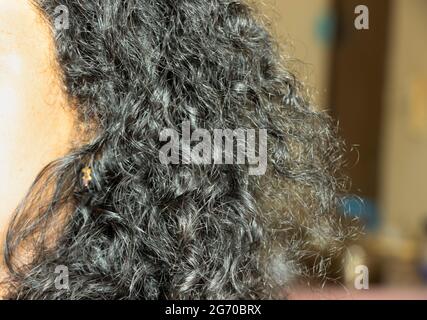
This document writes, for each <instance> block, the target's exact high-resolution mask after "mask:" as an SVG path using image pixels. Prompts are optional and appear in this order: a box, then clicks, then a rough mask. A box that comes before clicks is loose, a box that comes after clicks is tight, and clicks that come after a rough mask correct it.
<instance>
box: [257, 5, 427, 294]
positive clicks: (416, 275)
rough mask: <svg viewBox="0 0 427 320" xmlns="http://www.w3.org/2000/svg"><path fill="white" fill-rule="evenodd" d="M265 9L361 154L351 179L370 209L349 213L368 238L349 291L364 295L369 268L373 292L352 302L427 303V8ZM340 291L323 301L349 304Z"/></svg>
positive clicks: (351, 262)
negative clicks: (362, 274)
mask: <svg viewBox="0 0 427 320" xmlns="http://www.w3.org/2000/svg"><path fill="white" fill-rule="evenodd" d="M358 5H365V6H366V7H367V8H368V9H369V29H363V30H358V29H357V28H356V27H355V19H356V18H357V17H358V16H359V14H357V13H355V8H356V7H357V6H358ZM257 7H258V9H260V10H261V12H262V13H263V14H265V16H267V18H268V20H269V21H270V24H271V27H270V28H271V30H272V32H273V34H275V36H276V37H277V38H278V40H279V42H280V43H281V45H282V46H283V50H284V55H286V56H289V57H293V58H294V59H295V61H296V65H298V67H297V70H298V75H299V76H300V77H301V76H302V77H303V79H302V80H304V81H305V82H306V84H307V85H308V86H309V87H312V88H315V89H316V94H315V96H314V97H315V101H316V103H317V104H318V105H319V107H321V108H327V109H329V111H330V113H331V114H332V115H333V116H334V117H335V119H336V120H338V121H339V126H340V130H341V135H342V136H343V137H344V138H345V140H346V142H347V144H348V145H349V146H353V148H352V149H353V150H352V151H351V152H350V153H349V155H348V157H349V160H348V162H349V163H350V165H349V166H348V168H347V174H348V175H349V176H350V177H351V179H352V181H353V183H352V190H351V192H352V194H354V195H355V196H357V197H361V198H362V199H363V200H364V204H363V205H362V204H361V202H360V201H358V200H357V198H356V197H354V198H352V197H349V198H348V199H347V200H346V204H345V205H346V210H347V211H348V212H349V213H350V215H354V216H358V217H360V219H361V222H362V223H363V224H364V227H365V235H364V236H363V237H362V238H361V239H360V241H358V243H356V244H354V245H352V246H351V247H349V249H348V252H347V256H346V257H343V261H342V263H343V265H342V282H343V284H344V286H343V287H344V288H345V289H344V291H346V290H352V289H354V281H355V276H357V274H356V273H355V267H356V266H357V265H366V266H367V267H368V270H369V290H359V291H356V292H355V293H352V297H356V298H357V297H360V296H362V297H364V298H369V297H375V298H384V299H387V298H411V297H413V298H422V299H424V298H425V299H427V291H426V288H427V185H426V183H427V59H426V57H427V56H426V53H427V0H363V1H362V0H315V1H313V0H263V1H262V4H260V5H257ZM298 61H301V62H300V63H298ZM334 290H338V289H334V288H331V292H332V293H330V294H329V293H326V291H322V293H321V298H322V297H323V298H331V297H335V298H340V297H343V298H345V297H346V296H344V295H343V293H342V292H334ZM313 294H314V293H310V292H309V293H307V292H301V293H297V294H295V298H301V297H302V298H310V297H312V296H313Z"/></svg>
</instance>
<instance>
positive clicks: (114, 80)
mask: <svg viewBox="0 0 427 320" xmlns="http://www.w3.org/2000/svg"><path fill="white" fill-rule="evenodd" d="M38 5H39V7H40V9H41V10H42V12H43V14H44V15H45V17H46V18H47V19H48V20H49V21H50V23H51V24H52V26H53V24H54V19H55V14H54V12H55V8H56V7H57V6H58V5H65V6H66V7H67V8H68V10H69V15H70V26H69V28H68V29H64V30H57V31H55V43H56V50H57V61H58V65H59V66H60V69H61V74H62V77H63V83H64V85H65V88H66V93H67V95H68V97H69V100H70V106H73V107H72V108H74V109H75V110H76V111H77V112H78V114H79V120H80V122H81V123H83V124H85V126H84V128H85V130H86V131H84V133H82V136H85V137H89V136H90V139H89V140H88V141H87V142H85V143H83V144H81V145H78V146H75V147H74V148H73V149H72V150H70V152H69V154H68V155H67V156H66V157H64V158H61V159H58V160H56V161H54V162H53V163H51V164H50V165H48V166H47V167H46V168H45V169H44V170H43V171H42V172H41V173H40V174H39V176H38V178H37V179H36V181H35V182H34V185H33V187H32V188H31V190H30V192H29V193H28V196H27V197H26V198H25V199H24V201H23V202H22V204H21V205H20V207H19V208H18V209H17V212H16V213H15V215H14V218H13V221H12V223H11V224H10V227H9V231H8V234H7V241H6V246H5V261H6V265H7V267H8V270H9V274H10V279H9V284H10V285H9V298H20V299H264V298H277V297H281V292H282V290H281V288H287V287H288V286H289V284H290V283H291V282H292V280H293V279H300V278H308V277H313V276H315V277H319V278H322V277H323V276H324V275H325V270H326V268H327V266H328V265H329V264H330V261H331V259H333V257H336V256H337V255H338V254H339V252H340V250H341V249H342V247H343V243H344V241H345V240H346V239H348V237H349V236H351V234H352V231H351V229H348V228H343V227H342V225H343V223H342V221H341V219H339V216H338V215H337V213H336V212H337V205H338V204H339V202H340V199H341V196H342V194H343V192H344V191H345V187H346V179H345V177H343V175H342V173H341V167H342V164H343V160H342V150H343V144H342V142H341V140H340V139H338V138H337V133H336V129H335V126H334V125H333V124H332V122H331V120H330V118H329V117H328V116H327V115H326V114H325V113H324V112H320V111H317V110H316V109H315V108H314V107H313V106H312V104H311V102H310V99H309V98H308V97H307V95H306V94H305V93H304V89H303V88H302V86H301V84H300V83H299V82H298V81H297V79H296V78H295V77H294V76H293V74H292V73H291V72H290V71H288V68H287V67H286V61H283V60H282V59H281V57H280V55H279V53H278V51H279V50H278V48H277V47H276V44H275V42H274V41H273V40H272V38H271V36H270V33H269V32H268V31H267V30H266V27H264V25H263V23H261V22H260V21H258V20H259V19H258V18H256V15H255V14H254V12H253V9H252V8H251V7H250V6H248V5H247V4H245V3H244V2H243V1H240V0H150V1H148V0H127V1H117V0H87V1H75V0H38ZM183 121H190V122H191V125H192V128H204V129H208V130H210V131H211V130H213V129H216V128H229V129H232V130H233V129H236V128H263V129H267V132H268V169H267V172H266V174H265V175H263V176H250V175H249V174H248V170H247V169H248V167H247V165H196V164H180V165H163V164H161V163H160V161H159V149H160V148H161V146H162V144H161V142H160V140H159V134H160V131H161V130H162V129H164V128H172V129H175V130H177V131H178V132H180V130H181V123H182V122H183ZM89 128H90V129H89ZM86 165H90V167H91V168H92V171H93V172H92V176H93V179H92V181H91V183H90V186H89V188H85V186H83V185H82V181H81V175H80V172H81V169H82V168H83V167H84V166H86ZM23 252H24V253H25V254H23ZM59 265H63V266H66V267H67V268H68V270H69V289H68V290H57V289H55V277H56V276H57V274H55V272H54V270H55V268H56V267H57V266H59Z"/></svg>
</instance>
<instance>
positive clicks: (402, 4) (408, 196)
mask: <svg viewBox="0 0 427 320" xmlns="http://www.w3.org/2000/svg"><path fill="white" fill-rule="evenodd" d="M393 6H394V8H393V13H392V15H393V16H392V19H391V33H390V34H391V39H390V44H389V45H390V50H389V52H390V56H389V60H388V75H387V79H388V83H387V84H386V85H387V86H386V97H385V99H386V100H385V102H386V105H385V109H384V117H385V118H384V128H383V136H382V145H383V150H382V151H383V152H382V161H381V166H380V167H382V172H381V174H382V179H381V190H382V192H381V207H382V214H383V215H384V219H385V221H384V222H385V223H386V224H387V225H388V226H391V227H392V228H393V229H395V230H400V231H401V232H402V233H403V235H405V234H418V233H419V232H420V231H421V228H422V224H423V220H425V219H427V37H426V35H427V1H425V0H409V1H408V0H396V1H394V5H393Z"/></svg>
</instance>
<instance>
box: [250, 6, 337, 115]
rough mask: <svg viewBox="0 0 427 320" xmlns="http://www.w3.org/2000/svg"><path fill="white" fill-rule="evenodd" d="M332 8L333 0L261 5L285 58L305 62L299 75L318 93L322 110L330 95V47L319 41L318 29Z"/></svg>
mask: <svg viewBox="0 0 427 320" xmlns="http://www.w3.org/2000/svg"><path fill="white" fill-rule="evenodd" d="M329 6H330V1H329V0H315V1H313V0H264V1H262V4H261V5H258V8H259V9H261V10H262V12H263V13H265V14H266V16H267V17H268V19H269V20H270V22H271V24H272V31H273V34H275V35H276V36H277V38H278V40H279V41H280V43H281V44H282V45H284V55H285V56H289V58H291V59H298V60H300V61H301V62H302V63H301V64H300V63H297V62H295V68H296V69H297V71H298V75H300V76H303V78H302V80H303V81H305V82H306V83H307V85H308V86H310V87H312V88H313V89H315V90H316V91H318V93H317V96H316V97H315V98H316V101H317V103H318V104H319V105H320V106H322V107H325V105H326V102H327V95H328V92H327V90H328V80H329V79H328V77H329V74H328V71H329V67H330V66H329V54H330V48H329V47H328V45H327V44H325V43H322V42H321V41H320V40H319V39H318V38H316V32H315V26H316V23H317V21H318V20H319V18H320V17H321V16H322V15H323V14H326V13H327V12H328V9H329ZM304 77H306V78H305V79H304Z"/></svg>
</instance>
